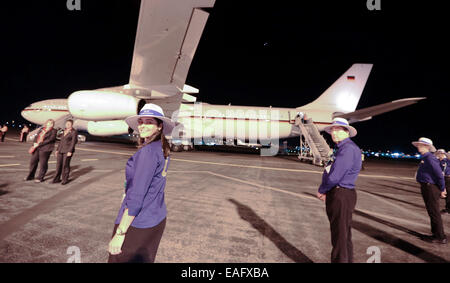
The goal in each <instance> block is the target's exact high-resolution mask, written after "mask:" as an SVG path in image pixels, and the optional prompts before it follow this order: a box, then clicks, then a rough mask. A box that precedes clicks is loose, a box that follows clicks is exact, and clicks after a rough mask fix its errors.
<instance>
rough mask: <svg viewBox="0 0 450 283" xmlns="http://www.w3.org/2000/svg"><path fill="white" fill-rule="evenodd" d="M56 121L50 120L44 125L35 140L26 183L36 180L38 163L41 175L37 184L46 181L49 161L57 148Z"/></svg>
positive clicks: (37, 179)
mask: <svg viewBox="0 0 450 283" xmlns="http://www.w3.org/2000/svg"><path fill="white" fill-rule="evenodd" d="M54 126H55V121H54V120H53V119H49V120H47V121H46V122H45V123H44V127H43V128H41V129H40V130H39V131H38V133H37V135H36V137H35V138H34V144H33V146H32V147H31V148H30V150H29V153H31V154H32V156H31V160H30V172H29V173H28V176H27V177H26V178H25V181H30V180H33V179H34V175H35V173H36V169H37V166H38V163H41V166H40V170H39V175H38V177H37V178H36V180H35V182H36V183H41V182H43V181H44V177H45V173H47V170H48V159H49V158H50V155H51V154H52V151H53V149H54V148H55V143H56V130H55V129H54V128H53V127H54Z"/></svg>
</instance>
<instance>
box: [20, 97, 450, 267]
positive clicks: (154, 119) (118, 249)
mask: <svg viewBox="0 0 450 283" xmlns="http://www.w3.org/2000/svg"><path fill="white" fill-rule="evenodd" d="M126 122H127V124H128V125H129V126H130V128H132V129H134V130H135V131H137V132H139V134H140V138H141V139H142V140H141V143H140V144H141V145H140V148H139V150H138V151H137V152H136V153H135V154H134V155H133V156H132V157H131V158H130V159H129V160H128V162H127V164H126V171H125V177H126V182H125V186H124V194H123V198H122V203H121V206H120V209H119V212H118V215H117V217H116V221H115V225H114V227H113V233H112V238H111V240H110V242H109V246H108V251H109V254H110V255H109V259H108V262H154V261H155V257H156V253H157V250H158V247H159V243H160V241H161V238H162V235H163V232H164V229H165V225H166V216H167V208H166V204H165V197H164V195H165V192H164V190H165V185H166V175H167V170H168V166H169V163H170V149H169V148H170V147H169V144H168V142H167V140H166V138H165V136H166V135H167V134H170V133H171V131H172V129H173V128H174V126H175V124H174V123H173V122H172V121H171V119H170V118H168V117H165V116H164V113H163V110H162V109H161V107H159V106H157V105H155V104H147V105H145V106H144V108H143V109H142V110H141V111H140V113H139V114H138V115H135V116H131V117H128V118H127V119H126ZM72 126H73V121H72V120H68V121H67V122H66V128H65V130H64V135H63V136H62V137H61V141H60V143H59V145H58V147H57V149H56V156H57V170H56V175H55V177H54V178H53V183H56V182H59V181H60V177H61V175H62V184H66V183H67V181H68V176H69V172H70V160H71V158H72V156H73V153H74V151H75V144H76V142H77V132H76V130H74V129H73V128H72ZM325 131H326V132H327V133H329V134H330V135H331V138H332V140H333V142H334V143H335V144H336V146H335V150H334V153H333V155H332V158H331V160H330V162H329V164H327V165H326V166H325V170H324V172H323V175H322V182H321V184H320V186H319V188H318V192H317V198H318V199H320V200H322V201H324V202H325V204H326V214H327V217H328V220H329V223H330V231H331V244H332V251H331V262H340V263H351V262H353V243H352V231H351V229H352V215H353V212H354V210H355V206H356V200H357V196H356V185H355V183H356V179H357V177H358V174H359V172H360V170H361V165H362V160H361V150H360V148H359V147H358V146H357V145H356V144H355V143H354V142H353V141H352V140H351V138H352V137H354V136H356V135H357V130H356V129H355V128H354V127H352V126H350V125H349V123H348V121H347V120H346V119H343V118H335V119H334V120H333V122H332V124H331V125H330V126H328V127H326V128H325ZM55 142H56V130H55V129H54V121H53V120H48V121H47V122H46V123H45V124H44V127H43V128H41V129H40V130H39V132H38V133H37V135H36V137H35V138H34V144H33V146H32V147H31V148H30V153H31V154H32V157H31V161H30V172H29V174H28V176H27V177H26V178H25V180H33V179H35V173H36V170H37V166H38V163H40V164H41V167H40V170H39V174H38V176H37V178H36V179H35V181H36V182H42V181H44V176H45V174H46V172H47V169H48V164H47V163H48V159H49V157H50V155H51V153H52V151H53V150H54V146H55ZM412 144H413V145H414V146H415V147H417V150H418V151H419V153H420V154H421V156H422V157H421V162H420V164H419V168H418V171H417V175H416V180H417V182H418V183H419V184H420V189H421V194H422V197H423V200H424V202H425V206H426V210H427V212H428V215H429V216H430V220H431V232H432V235H430V236H427V237H424V238H423V240H425V241H428V242H431V243H438V244H446V243H447V238H446V236H445V233H444V229H443V224H442V218H441V213H449V212H450V205H449V198H448V197H447V189H448V188H449V185H450V164H449V163H450V162H449V160H448V155H447V154H446V153H445V150H438V151H436V149H435V147H434V146H433V142H432V141H431V140H430V139H428V138H420V139H419V140H418V141H414V142H412ZM434 152H436V155H434V154H433V153H434ZM446 188H447V189H446ZM445 197H447V202H446V203H447V206H446V208H445V209H444V210H442V211H440V210H439V200H440V198H445Z"/></svg>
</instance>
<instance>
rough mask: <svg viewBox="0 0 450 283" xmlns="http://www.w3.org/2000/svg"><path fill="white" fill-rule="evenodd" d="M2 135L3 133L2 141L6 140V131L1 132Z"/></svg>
mask: <svg viewBox="0 0 450 283" xmlns="http://www.w3.org/2000/svg"><path fill="white" fill-rule="evenodd" d="M0 135H1V141H2V142H5V137H6V133H4V132H0Z"/></svg>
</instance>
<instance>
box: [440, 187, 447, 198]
mask: <svg viewBox="0 0 450 283" xmlns="http://www.w3.org/2000/svg"><path fill="white" fill-rule="evenodd" d="M446 197H447V190H446V189H444V191H443V192H441V198H446Z"/></svg>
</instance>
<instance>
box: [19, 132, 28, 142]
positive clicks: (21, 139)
mask: <svg viewBox="0 0 450 283" xmlns="http://www.w3.org/2000/svg"><path fill="white" fill-rule="evenodd" d="M27 137H28V133H22V135H21V136H20V141H21V142H26V141H27Z"/></svg>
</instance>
